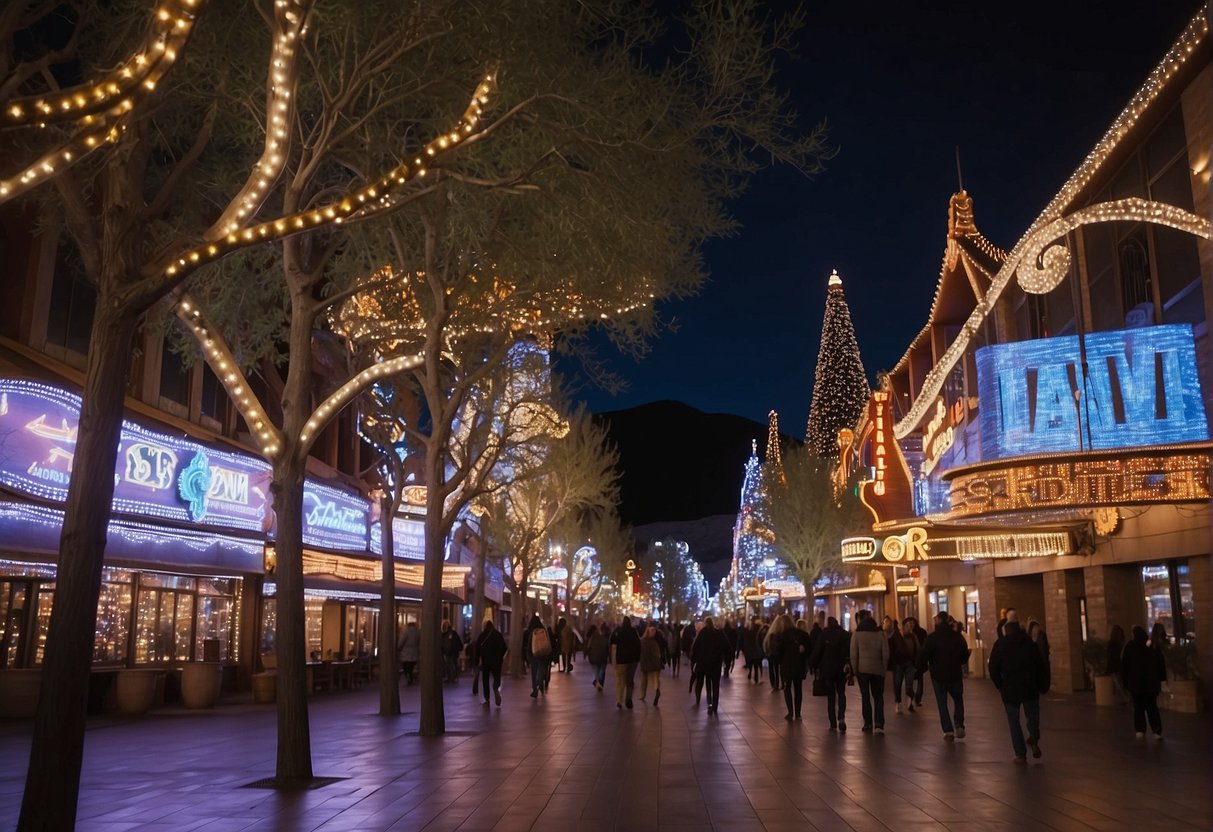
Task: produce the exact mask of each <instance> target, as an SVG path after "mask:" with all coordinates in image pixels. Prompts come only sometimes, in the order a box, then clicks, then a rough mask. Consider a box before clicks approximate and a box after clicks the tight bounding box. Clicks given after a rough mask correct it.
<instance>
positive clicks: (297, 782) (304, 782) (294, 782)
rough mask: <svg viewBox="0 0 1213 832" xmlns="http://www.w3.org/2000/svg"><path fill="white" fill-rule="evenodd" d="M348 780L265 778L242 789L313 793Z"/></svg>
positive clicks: (246, 784) (334, 778)
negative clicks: (315, 790)
mask: <svg viewBox="0 0 1213 832" xmlns="http://www.w3.org/2000/svg"><path fill="white" fill-rule="evenodd" d="M348 779H349V778H348V777H301V778H297V779H282V780H279V779H278V778H277V777H263V778H261V779H260V780H254V781H253V782H251V783H245V784H244V785H243V786H241V787H240V788H242V789H277V790H280V791H290V792H306V791H312V790H313V789H322V788H324V787H325V786H331V785H333V784H334V783H340V782H341V781H342V780H348Z"/></svg>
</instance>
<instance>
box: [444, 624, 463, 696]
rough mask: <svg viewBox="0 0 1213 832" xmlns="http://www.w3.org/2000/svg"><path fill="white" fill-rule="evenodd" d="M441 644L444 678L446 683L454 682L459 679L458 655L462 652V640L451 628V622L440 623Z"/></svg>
mask: <svg viewBox="0 0 1213 832" xmlns="http://www.w3.org/2000/svg"><path fill="white" fill-rule="evenodd" d="M440 641H441V644H442V659H443V663H444V664H445V666H446V669H445V673H444V676H445V678H446V681H447V682H455V681H458V679H459V654H460V653H462V652H463V639H461V638H460V637H459V633H457V632H455V630H454V628H453V627H451V622H449V621H443V622H442V635H441V637H440Z"/></svg>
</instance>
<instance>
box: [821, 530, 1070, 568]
mask: <svg viewBox="0 0 1213 832" xmlns="http://www.w3.org/2000/svg"><path fill="white" fill-rule="evenodd" d="M1073 551H1074V541H1073V538H1072V537H1071V535H1070V533H1069V532H1066V531H1022V532H1021V531H1008V532H1002V531H985V532H978V533H974V532H971V531H968V530H965V531H963V532H957V531H954V530H953V531H941V530H937V529H927V528H924V527H922V526H912V527H910V528H909V529H907V530H906V531H905V533H904V534H899V535H889V536H888V537H886V538H884V539H883V540H876V539H875V538H871V537H852V538H847V539H846V540H843V541H842V561H843V563H861V562H863V561H872V562H878V563H879V562H883V563H894V564H901V563H905V564H912V563H918V562H922V561H930V560H964V561H970V560H990V559H995V558H1025V557H1046V556H1058V555H1068V554H1071V553H1072V552H1073Z"/></svg>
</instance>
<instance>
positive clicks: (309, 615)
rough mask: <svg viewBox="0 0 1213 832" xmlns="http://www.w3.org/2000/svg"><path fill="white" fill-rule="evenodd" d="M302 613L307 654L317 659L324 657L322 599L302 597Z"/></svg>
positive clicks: (314, 659)
mask: <svg viewBox="0 0 1213 832" xmlns="http://www.w3.org/2000/svg"><path fill="white" fill-rule="evenodd" d="M303 614H304V638H305V639H306V642H307V654H308V656H309V657H310V658H311V659H312V660H313V661H319V660H320V659H323V658H324V599H323V598H304V599H303Z"/></svg>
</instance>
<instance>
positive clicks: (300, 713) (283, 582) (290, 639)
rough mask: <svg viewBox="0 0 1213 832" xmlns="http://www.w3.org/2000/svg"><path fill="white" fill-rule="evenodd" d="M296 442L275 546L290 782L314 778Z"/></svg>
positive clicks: (284, 754) (287, 461) (278, 488)
mask: <svg viewBox="0 0 1213 832" xmlns="http://www.w3.org/2000/svg"><path fill="white" fill-rule="evenodd" d="M298 456H299V455H298V452H297V450H296V443H295V442H292V441H289V440H288V441H287V442H285V443H284V447H283V452H282V453H281V454H280V455H279V456H278V457H277V458H276V459H275V461H274V482H273V485H272V491H273V493H274V515H275V518H276V520H275V529H276V531H275V536H274V546H275V549H276V550H277V555H278V567H277V571H276V572H275V574H274V577H275V580H276V581H277V583H278V594H277V605H278V630H277V635H276V636H275V645H276V646H275V650H276V652H277V654H278V762H277V767H276V769H275V777H276V778H277V780H278V781H279V783H281V784H284V785H285V784H289V783H293V782H298V781H301V780H309V779H311V777H312V741H311V732H310V728H309V725H308V712H307V694H308V691H307V664H306V663H307V636H306V632H305V623H304V618H305V615H304V603H303V478H304V472H305V470H306V467H307V466H306V464H305V463H304V461H303V460H302V459H299V458H298Z"/></svg>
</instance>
